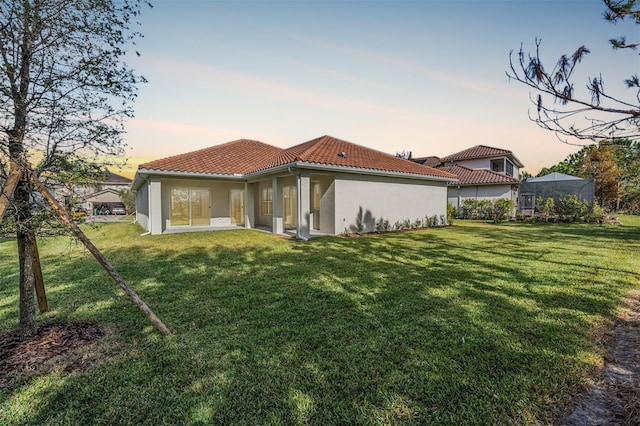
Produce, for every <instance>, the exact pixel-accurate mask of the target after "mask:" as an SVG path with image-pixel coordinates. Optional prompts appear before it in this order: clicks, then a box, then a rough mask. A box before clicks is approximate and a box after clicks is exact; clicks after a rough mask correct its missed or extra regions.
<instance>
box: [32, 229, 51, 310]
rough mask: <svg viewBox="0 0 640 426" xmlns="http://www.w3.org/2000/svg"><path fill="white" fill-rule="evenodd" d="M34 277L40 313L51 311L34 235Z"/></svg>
mask: <svg viewBox="0 0 640 426" xmlns="http://www.w3.org/2000/svg"><path fill="white" fill-rule="evenodd" d="M32 245H33V277H34V281H33V282H34V283H35V287H36V299H38V308H39V309H40V313H41V314H42V313H45V312H48V311H49V303H47V293H46V291H45V289H44V278H43V277H42V266H41V265H40V254H39V253H38V242H37V240H36V236H35V235H33V240H32Z"/></svg>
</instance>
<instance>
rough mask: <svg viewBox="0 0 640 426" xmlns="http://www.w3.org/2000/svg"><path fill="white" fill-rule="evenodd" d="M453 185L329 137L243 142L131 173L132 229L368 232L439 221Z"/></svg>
mask: <svg viewBox="0 0 640 426" xmlns="http://www.w3.org/2000/svg"><path fill="white" fill-rule="evenodd" d="M454 180H455V176H454V175H452V174H450V173H447V172H445V171H443V170H437V169H434V168H431V167H425V166H422V165H419V164H416V163H414V162H411V161H409V160H404V159H401V158H396V157H394V156H392V155H389V154H385V153H382V152H379V151H375V150H372V149H369V148H366V147H364V146H361V145H356V144H353V143H350V142H346V141H343V140H340V139H336V138H334V137H331V136H322V137H320V138H317V139H313V140H311V141H308V142H305V143H303V144H300V145H296V146H294V147H291V148H288V149H281V148H277V147H275V146H272V145H268V144H265V143H263V142H259V141H254V140H248V139H240V140H236V141H233V142H228V143H225V144H222V145H216V146H212V147H210V148H205V149H202V150H199V151H194V152H189V153H186V154H181V155H176V156H173V157H168V158H164V159H160V160H157V161H152V162H149V163H146V164H141V165H140V166H138V171H137V173H136V176H135V178H134V181H133V184H132V189H133V190H135V191H136V204H137V206H136V207H137V213H136V215H137V220H138V222H139V223H140V224H141V225H142V226H143V228H145V229H146V230H147V231H148V232H149V233H151V234H162V233H169V232H182V231H189V230H211V229H216V228H218V229H219V228H226V227H245V228H256V227H258V228H265V229H269V230H270V231H271V232H273V233H275V234H282V233H285V231H286V230H293V229H295V232H296V236H297V237H299V238H302V239H306V238H308V237H309V236H310V235H311V234H312V233H314V234H315V233H319V234H331V235H335V234H340V233H342V232H343V231H344V230H345V229H346V230H349V231H353V230H356V229H358V228H360V229H362V230H364V231H373V230H374V227H375V222H376V221H378V220H380V219H386V220H389V221H390V223H392V224H393V223H394V222H395V221H400V220H405V219H410V220H412V221H413V220H415V219H417V218H424V217H425V216H434V215H437V216H440V215H446V191H447V189H446V186H447V184H448V183H449V182H452V181H454Z"/></svg>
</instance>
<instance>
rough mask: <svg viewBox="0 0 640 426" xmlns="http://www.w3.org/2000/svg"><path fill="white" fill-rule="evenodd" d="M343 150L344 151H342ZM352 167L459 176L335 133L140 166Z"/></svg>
mask: <svg viewBox="0 0 640 426" xmlns="http://www.w3.org/2000/svg"><path fill="white" fill-rule="evenodd" d="M340 153H344V155H341V154H340ZM296 162H304V163H310V164H319V165H325V166H338V167H351V168H360V169H367V170H379V171H384V172H392V173H406V174H416V175H423V176H433V177H441V178H451V179H453V178H455V176H453V175H451V174H449V173H447V172H445V171H443V170H438V169H435V168H432V167H428V166H423V165H421V164H417V163H414V162H412V161H409V160H404V159H402V158H397V157H395V156H393V155H390V154H385V153H383V152H380V151H376V150H373V149H370V148H366V147H364V146H361V145H356V144H354V143H351V142H347V141H344V140H341V139H337V138H334V137H331V136H322V137H319V138H317V139H313V140H310V141H308V142H305V143H302V144H299V145H296V146H293V147H291V148H288V149H281V148H277V147H274V146H271V145H267V144H265V143H262V142H258V141H254V140H249V139H240V140H237V141H233V142H228V143H225V144H222V145H216V146H212V147H210V148H205V149H201V150H198V151H193V152H188V153H185V154H180V155H176V156H173V157H167V158H163V159H160V160H156V161H151V162H149V163H145V164H141V165H140V166H138V168H139V169H148V170H162V171H173V172H192V173H206V174H227V175H233V174H241V175H243V174H248V173H254V172H259V171H263V170H267V169H270V168H273V167H278V166H284V165H287V164H291V163H296Z"/></svg>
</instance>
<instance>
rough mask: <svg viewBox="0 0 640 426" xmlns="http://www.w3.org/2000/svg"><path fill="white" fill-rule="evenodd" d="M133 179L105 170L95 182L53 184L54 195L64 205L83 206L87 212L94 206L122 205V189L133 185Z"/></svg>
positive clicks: (109, 207)
mask: <svg viewBox="0 0 640 426" xmlns="http://www.w3.org/2000/svg"><path fill="white" fill-rule="evenodd" d="M131 183H132V181H131V179H129V178H126V177H124V176H121V175H119V174H117V173H112V172H110V171H105V172H104V173H102V176H101V178H99V179H96V180H95V181H93V182H88V183H83V184H77V185H76V184H74V185H72V186H65V185H62V184H60V183H54V184H52V185H51V186H52V189H53V193H54V196H55V197H56V199H58V201H60V202H61V203H63V204H64V205H67V206H71V205H73V204H75V207H82V208H83V209H84V210H85V211H87V212H93V210H94V208H100V207H101V206H105V207H106V208H108V209H111V208H112V207H113V206H116V205H122V198H121V197H120V191H121V190H123V189H129V188H130V187H131Z"/></svg>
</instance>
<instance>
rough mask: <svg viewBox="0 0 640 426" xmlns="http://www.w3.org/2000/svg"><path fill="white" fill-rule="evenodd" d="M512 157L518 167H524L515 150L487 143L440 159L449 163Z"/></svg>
mask: <svg viewBox="0 0 640 426" xmlns="http://www.w3.org/2000/svg"><path fill="white" fill-rule="evenodd" d="M501 156H506V157H511V158H512V159H513V161H514V162H515V163H517V166H518V167H522V166H523V164H522V163H521V162H520V160H518V159H517V158H516V156H515V155H513V152H511V151H509V150H508V149H502V148H494V147H492V146H486V145H476V146H472V147H471V148H467V149H465V150H463V151H459V152H456V153H454V154H451V155H447V156H446V157H442V158H441V159H440V161H442V162H443V163H448V162H452V161H461V160H470V159H474V158H489V157H501Z"/></svg>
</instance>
